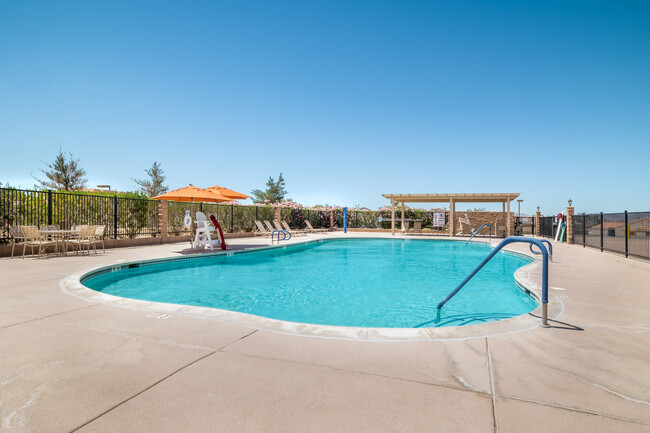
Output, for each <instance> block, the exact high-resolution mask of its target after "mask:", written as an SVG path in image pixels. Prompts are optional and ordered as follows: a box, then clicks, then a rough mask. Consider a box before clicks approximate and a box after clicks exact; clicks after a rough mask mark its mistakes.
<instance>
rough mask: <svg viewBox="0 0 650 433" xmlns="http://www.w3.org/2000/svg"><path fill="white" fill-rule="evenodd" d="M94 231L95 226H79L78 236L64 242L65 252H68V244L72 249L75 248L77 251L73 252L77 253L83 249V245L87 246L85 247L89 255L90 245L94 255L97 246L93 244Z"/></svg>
mask: <svg viewBox="0 0 650 433" xmlns="http://www.w3.org/2000/svg"><path fill="white" fill-rule="evenodd" d="M95 232H96V228H95V226H80V227H79V236H77V237H76V238H74V239H70V240H68V241H67V242H66V243H65V245H66V246H65V252H66V253H67V252H68V246H70V247H72V249H73V250H74V249H75V248H76V249H77V251H76V252H75V254H77V255H79V253H80V252H81V251H82V250H83V247H87V248H86V249H87V250H88V255H90V247H91V246H92V247H93V249H94V250H95V255H97V246H96V245H95V244H96V235H95Z"/></svg>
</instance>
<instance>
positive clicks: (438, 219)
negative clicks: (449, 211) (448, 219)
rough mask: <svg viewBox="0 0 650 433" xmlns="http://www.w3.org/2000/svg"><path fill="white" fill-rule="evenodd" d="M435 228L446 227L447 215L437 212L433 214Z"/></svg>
mask: <svg viewBox="0 0 650 433" xmlns="http://www.w3.org/2000/svg"><path fill="white" fill-rule="evenodd" d="M433 226H434V227H444V226H445V213H444V212H436V213H434V214H433Z"/></svg>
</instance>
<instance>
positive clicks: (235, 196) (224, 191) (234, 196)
mask: <svg viewBox="0 0 650 433" xmlns="http://www.w3.org/2000/svg"><path fill="white" fill-rule="evenodd" d="M206 190H207V191H211V192H216V193H219V194H221V195H223V196H225V197H228V198H229V199H231V200H245V199H247V198H249V197H250V196H249V195H246V194H242V193H241V192H237V191H233V190H232V189H228V188H224V187H222V186H219V185H215V186H211V187H210V188H206Z"/></svg>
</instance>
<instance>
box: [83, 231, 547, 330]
mask: <svg viewBox="0 0 650 433" xmlns="http://www.w3.org/2000/svg"><path fill="white" fill-rule="evenodd" d="M490 251H491V247H490V246H489V245H486V244H481V243H472V244H469V245H465V243H464V242H456V241H441V240H435V241H434V240H412V239H332V240H320V241H316V242H309V243H303V244H298V245H291V246H285V247H283V248H273V249H264V250H260V251H250V252H249V251H241V252H237V253H235V254H233V253H230V254H222V255H210V256H206V257H200V258H197V257H193V258H191V259H187V258H185V259H181V260H177V259H170V260H166V261H151V262H147V263H140V264H138V263H136V264H129V265H124V266H118V267H112V268H108V269H102V270H98V271H95V272H93V273H90V274H88V275H87V276H85V277H83V278H82V279H81V282H82V283H83V284H84V285H85V286H87V287H89V288H91V289H93V290H96V291H99V292H102V293H107V294H111V295H114V296H119V297H125V298H132V299H138V300H144V301H154V302H163V303H171V304H182V305H193V306H203V307H212V308H218V309H223V310H229V311H235V312H241V313H247V314H251V315H255V316H262V317H267V318H271V319H277V320H282V321H290V322H301V323H309V324H320V325H333V326H347V327H364V328H421V327H422V328H425V327H441V326H459V325H467V324H477V323H486V322H492V321H497V320H501V319H506V318H510V317H515V316H519V315H522V314H526V313H528V312H530V311H532V310H533V309H535V308H536V306H537V302H536V301H535V300H534V299H532V298H531V297H530V296H529V295H527V294H526V293H525V292H524V291H522V290H521V289H520V288H519V287H518V286H517V284H516V283H515V280H514V276H513V274H514V272H515V271H516V270H517V269H518V268H520V267H522V266H524V265H526V264H527V263H530V262H531V260H530V259H527V258H524V257H521V256H518V255H513V254H509V253H498V254H497V255H496V256H495V257H494V259H492V260H491V261H490V262H489V263H488V265H486V267H485V268H483V269H482V270H481V272H479V273H478V275H477V276H476V277H475V278H474V279H473V280H472V281H471V282H470V283H469V284H468V285H467V286H466V287H465V288H463V290H462V291H461V292H459V294H458V295H457V296H455V297H454V298H453V299H452V300H451V301H449V303H447V304H446V305H445V307H443V309H442V311H441V313H440V315H438V314H437V313H438V312H437V310H436V305H437V304H438V302H440V300H441V299H443V298H444V297H445V296H446V295H447V294H448V293H449V292H450V291H451V290H453V289H454V288H455V287H456V285H457V284H458V283H459V282H460V281H461V280H462V279H463V278H464V277H465V276H466V275H467V274H468V273H469V272H470V271H472V270H473V269H474V267H475V266H476V265H477V264H478V263H479V262H480V261H481V260H482V259H483V258H484V257H485V256H486V255H487V254H488V253H489V252H490Z"/></svg>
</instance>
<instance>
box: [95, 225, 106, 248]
mask: <svg viewBox="0 0 650 433" xmlns="http://www.w3.org/2000/svg"><path fill="white" fill-rule="evenodd" d="M105 236H106V226H95V239H94V242H95V243H96V244H99V243H101V244H102V251H104V254H106V247H105V246H104V237H105Z"/></svg>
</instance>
